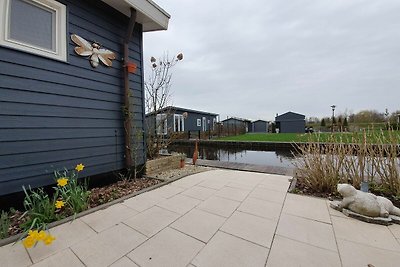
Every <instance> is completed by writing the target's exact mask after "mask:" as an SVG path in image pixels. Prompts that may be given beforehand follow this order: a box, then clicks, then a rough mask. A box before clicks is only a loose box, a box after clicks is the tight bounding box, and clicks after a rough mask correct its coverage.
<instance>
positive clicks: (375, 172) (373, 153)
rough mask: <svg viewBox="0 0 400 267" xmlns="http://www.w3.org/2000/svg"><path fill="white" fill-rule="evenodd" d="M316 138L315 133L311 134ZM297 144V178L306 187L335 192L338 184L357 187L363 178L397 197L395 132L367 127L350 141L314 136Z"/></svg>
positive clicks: (399, 166)
mask: <svg viewBox="0 0 400 267" xmlns="http://www.w3.org/2000/svg"><path fill="white" fill-rule="evenodd" d="M314 138H315V136H314ZM314 138H313V139H312V140H309V141H308V142H307V143H305V144H299V145H297V149H298V152H299V153H296V160H295V162H294V164H295V166H296V169H297V170H296V177H297V179H298V180H299V181H300V182H301V183H302V184H303V185H304V186H305V187H307V189H309V190H311V191H313V192H318V193H335V192H336V185H337V184H338V183H350V184H352V185H353V186H354V187H356V188H360V184H361V182H362V181H365V182H369V183H370V184H372V185H373V186H374V187H375V188H378V189H379V190H381V191H384V192H385V193H386V194H391V195H393V196H396V197H400V159H399V151H400V146H399V143H400V135H399V134H398V132H396V131H391V130H389V131H385V132H383V131H376V130H370V131H369V130H367V131H364V132H363V134H362V135H360V134H353V135H351V136H347V138H351V140H350V142H349V140H342V139H339V140H338V139H337V136H334V135H332V136H330V137H329V138H328V140H326V139H325V138H324V139H325V140H324V142H321V141H320V139H319V138H318V137H317V141H315V139H314Z"/></svg>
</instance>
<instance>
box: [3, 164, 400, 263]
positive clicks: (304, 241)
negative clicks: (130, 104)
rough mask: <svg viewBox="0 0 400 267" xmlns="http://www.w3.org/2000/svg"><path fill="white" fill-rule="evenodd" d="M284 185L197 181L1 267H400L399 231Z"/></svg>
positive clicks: (59, 231) (16, 254) (134, 202)
mask: <svg viewBox="0 0 400 267" xmlns="http://www.w3.org/2000/svg"><path fill="white" fill-rule="evenodd" d="M288 178H290V177H288V176H280V175H272V174H261V173H251V172H242V171H228V170H215V171H208V172H203V173H199V174H195V175H191V176H188V177H185V178H183V179H181V180H178V181H175V182H173V183H171V184H169V185H166V186H163V187H161V188H159V189H156V190H153V191H150V192H147V193H144V194H141V195H139V196H136V197H133V198H131V199H128V200H126V201H125V202H123V203H120V204H116V205H113V206H111V207H109V208H107V209H104V210H100V211H97V212H95V213H92V214H90V215H87V216H84V217H81V218H79V219H76V220H75V221H74V222H72V223H67V224H63V225H60V226H58V227H55V228H53V229H51V233H52V234H53V235H55V236H56V238H57V240H56V241H54V243H53V244H52V245H51V246H48V247H46V246H44V245H42V244H39V245H38V246H36V247H35V248H33V249H29V250H25V248H24V247H23V246H22V245H21V243H18V244H16V245H14V246H12V245H6V246H3V247H0V266H13V267H15V266H30V265H32V264H33V265H32V266H114V267H115V266H124V267H129V266H173V267H175V266H191V267H193V266H197V267H200V266H229V267H232V266H307V267H310V266H318V267H320V266H351V267H354V266H364V267H365V266H367V265H368V264H372V265H373V266H375V267H380V266H400V225H392V226H389V227H386V226H381V225H373V224H368V223H364V222H360V221H356V220H354V219H351V218H347V217H345V216H344V215H342V214H341V213H339V212H337V211H335V210H332V209H330V208H329V205H328V202H327V201H326V200H323V199H318V198H312V197H307V196H299V195H294V194H289V193H286V191H287V188H288V186H289V182H288Z"/></svg>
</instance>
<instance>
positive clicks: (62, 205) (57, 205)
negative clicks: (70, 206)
mask: <svg viewBox="0 0 400 267" xmlns="http://www.w3.org/2000/svg"><path fill="white" fill-rule="evenodd" d="M64 204H65V203H64V201H62V200H57V201H56V204H55V205H56V208H57V209H61V208H62V207H64Z"/></svg>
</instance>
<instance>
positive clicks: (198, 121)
mask: <svg viewBox="0 0 400 267" xmlns="http://www.w3.org/2000/svg"><path fill="white" fill-rule="evenodd" d="M197 127H201V119H197Z"/></svg>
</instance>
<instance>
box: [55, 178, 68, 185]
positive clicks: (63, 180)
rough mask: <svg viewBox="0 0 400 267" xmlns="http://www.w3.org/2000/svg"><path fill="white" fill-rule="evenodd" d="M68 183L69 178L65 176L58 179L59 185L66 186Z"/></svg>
mask: <svg viewBox="0 0 400 267" xmlns="http://www.w3.org/2000/svg"><path fill="white" fill-rule="evenodd" d="M67 183H68V178H66V177H63V178H60V179H58V180H57V185H58V186H66V185H67Z"/></svg>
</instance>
